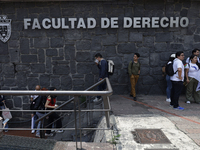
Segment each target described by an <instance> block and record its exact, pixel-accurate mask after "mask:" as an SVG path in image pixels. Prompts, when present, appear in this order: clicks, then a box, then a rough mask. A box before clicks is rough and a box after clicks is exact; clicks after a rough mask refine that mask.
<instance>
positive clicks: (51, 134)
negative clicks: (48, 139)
mask: <svg viewBox="0 0 200 150" xmlns="http://www.w3.org/2000/svg"><path fill="white" fill-rule="evenodd" d="M45 136H53V133H50V134H47V133H45Z"/></svg>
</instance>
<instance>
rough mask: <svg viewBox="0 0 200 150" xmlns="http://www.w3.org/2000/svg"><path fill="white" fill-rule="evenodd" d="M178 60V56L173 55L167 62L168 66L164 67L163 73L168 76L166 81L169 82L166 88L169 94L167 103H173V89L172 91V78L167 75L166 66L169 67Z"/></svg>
mask: <svg viewBox="0 0 200 150" xmlns="http://www.w3.org/2000/svg"><path fill="white" fill-rule="evenodd" d="M175 58H176V54H171V56H170V57H169V60H168V62H167V64H166V65H165V66H164V69H162V70H163V72H164V73H165V74H166V76H165V79H166V82H167V88H166V94H167V98H166V101H167V102H171V99H170V97H171V89H172V82H171V80H170V76H169V75H168V74H167V73H166V72H167V71H166V66H167V65H169V64H170V63H173V60H174V59H175Z"/></svg>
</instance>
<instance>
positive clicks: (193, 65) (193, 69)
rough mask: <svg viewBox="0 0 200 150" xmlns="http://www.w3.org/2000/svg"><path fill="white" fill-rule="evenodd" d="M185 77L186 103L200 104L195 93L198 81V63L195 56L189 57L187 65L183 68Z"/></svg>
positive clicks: (199, 99)
mask: <svg viewBox="0 0 200 150" xmlns="http://www.w3.org/2000/svg"><path fill="white" fill-rule="evenodd" d="M185 69H186V71H185V76H186V81H187V89H186V100H187V101H186V103H187V104H190V102H191V101H195V102H196V103H200V97H199V95H198V93H197V91H196V88H197V85H198V81H197V80H196V77H197V75H198V73H199V72H198V71H199V63H198V62H197V56H195V55H192V56H190V59H189V63H188V64H186V66H185Z"/></svg>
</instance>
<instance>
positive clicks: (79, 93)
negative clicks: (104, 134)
mask: <svg viewBox="0 0 200 150" xmlns="http://www.w3.org/2000/svg"><path fill="white" fill-rule="evenodd" d="M105 81H106V83H107V91H90V90H92V89H94V88H95V87H96V86H98V85H100V84H101V83H103V82H105ZM112 93H113V90H112V87H111V85H110V82H109V79H108V78H105V79H103V80H101V81H99V82H97V83H96V84H94V85H92V86H91V87H90V88H88V89H86V90H85V91H21V90H19V91H17V90H15V91H14V90H0V95H73V96H74V97H73V98H71V99H70V100H68V101H67V102H65V103H63V104H61V105H60V106H59V107H57V108H55V109H54V110H49V111H50V112H48V113H47V114H46V115H45V116H43V117H41V118H40V119H38V120H37V122H39V121H41V120H44V118H45V117H47V116H48V115H50V114H51V113H53V112H59V111H62V112H70V111H71V112H74V117H75V128H69V129H66V128H59V129H60V130H61V129H62V130H75V133H76V149H77V130H80V140H81V130H110V129H111V128H110V119H109V111H110V110H111V107H110V103H109V97H108V96H110V95H112ZM96 95H101V96H102V97H103V103H104V108H105V109H102V110H100V109H98V110H97V109H92V110H80V103H79V100H78V96H96ZM72 100H74V110H58V109H61V108H62V107H64V106H65V105H67V104H68V103H70V102H71V101H72ZM77 104H78V109H79V110H77V108H76V105H77ZM11 111H15V110H11ZM17 111H19V110H17ZM22 111H24V110H22ZM25 111H30V110H25ZM31 111H34V110H31ZM36 111H38V112H41V111H43V112H44V111H46V110H40V111H39V110H36ZM81 111H85V112H90V111H104V112H105V117H106V122H107V129H103V128H101V129H98V128H81V122H80V117H81V116H80V113H81ZM76 112H78V113H79V128H78V127H77V122H76ZM42 124H43V122H42V123H41V125H42ZM0 129H1V128H0ZM11 129H13V130H17V129H18V130H27V129H26V128H11ZM59 129H55V130H59ZM8 130H10V129H9V128H8ZM28 130H30V129H28ZM39 130H43V131H44V130H49V128H42V129H39ZM40 135H41V138H42V137H44V132H43V133H42V132H40ZM80 145H81V148H82V141H80Z"/></svg>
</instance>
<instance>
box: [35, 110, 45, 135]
mask: <svg viewBox="0 0 200 150" xmlns="http://www.w3.org/2000/svg"><path fill="white" fill-rule="evenodd" d="M36 115H37V116H38V118H41V117H42V116H44V115H45V114H42V113H39V112H36ZM40 124H41V121H39V123H38V125H37V129H40ZM36 135H40V130H37V131H36Z"/></svg>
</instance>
